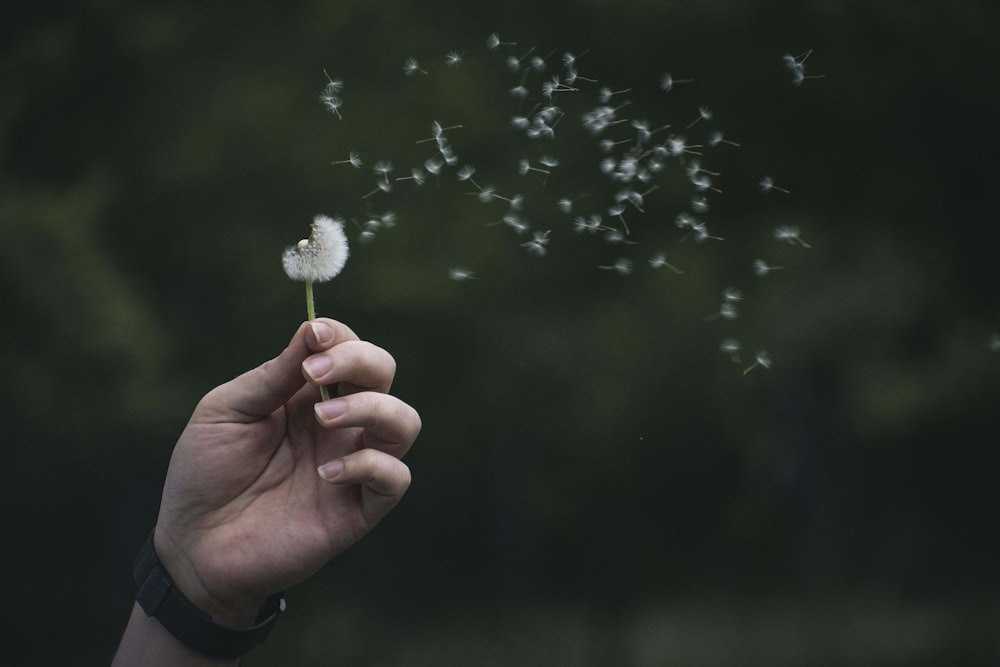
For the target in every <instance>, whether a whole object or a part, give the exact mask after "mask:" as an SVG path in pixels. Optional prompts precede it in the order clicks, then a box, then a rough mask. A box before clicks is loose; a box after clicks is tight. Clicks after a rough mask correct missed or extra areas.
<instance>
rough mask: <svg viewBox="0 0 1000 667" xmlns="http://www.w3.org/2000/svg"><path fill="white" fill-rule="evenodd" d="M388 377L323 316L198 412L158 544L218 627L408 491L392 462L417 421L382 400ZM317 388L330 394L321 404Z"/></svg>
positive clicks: (386, 367) (287, 582)
mask: <svg viewBox="0 0 1000 667" xmlns="http://www.w3.org/2000/svg"><path fill="white" fill-rule="evenodd" d="M394 374H395V361H394V360H393V358H392V357H391V356H390V355H389V353H388V352H386V351H385V350H383V349H381V348H379V347H376V346H375V345H372V344H371V343H367V342H363V341H360V340H359V339H358V337H357V336H356V335H355V334H354V332H352V331H351V330H350V329H349V328H348V327H346V326H345V325H343V324H341V323H339V322H335V321H333V320H329V319H324V318H320V319H316V320H313V321H312V322H306V323H304V324H303V325H302V326H300V327H299V329H298V331H297V332H296V333H295V336H294V337H293V338H292V340H291V342H290V343H289V345H288V347H287V348H286V349H285V350H284V351H283V352H282V353H281V354H280V355H279V356H278V357H276V358H275V359H272V360H271V361H268V362H266V363H264V364H263V365H261V366H259V367H258V368H255V369H253V370H251V371H249V372H247V373H244V374H243V375H241V376H239V377H237V378H236V379H234V380H232V381H231V382H228V383H226V384H224V385H222V386H220V387H217V388H216V389H214V390H213V391H211V392H209V393H208V394H207V395H206V396H205V397H204V398H203V399H202V400H201V402H200V403H199V404H198V406H197V408H196V409H195V411H194V413H193V415H192V416H191V420H190V421H189V422H188V424H187V427H186V428H185V429H184V432H183V433H182V434H181V437H180V440H179V441H178V443H177V445H176V447H175V448H174V453H173V457H172V458H171V461H170V467H169V469H168V471H167V478H166V482H165V484H164V489H163V498H162V502H161V506H160V516H159V519H158V520H157V526H156V533H155V535H154V546H155V549H156V551H157V554H158V555H159V557H160V560H161V561H162V562H163V564H164V567H165V568H166V570H167V571H168V572H169V573H170V575H171V576H172V578H173V579H174V581H175V583H176V585H177V586H178V587H179V588H180V590H181V591H182V592H183V593H184V594H185V595H186V596H187V597H188V598H189V599H190V600H191V601H192V602H194V603H195V604H196V605H197V606H198V607H199V608H201V609H202V610H203V611H205V612H206V613H209V614H211V615H212V617H213V618H214V619H215V620H216V622H218V623H221V624H223V625H231V626H233V627H240V626H247V625H249V624H251V623H252V622H253V619H254V617H255V616H256V614H257V611H258V609H259V608H260V606H261V605H262V604H263V602H264V600H265V599H266V598H267V597H268V596H269V595H271V594H273V593H275V592H278V591H281V590H284V589H287V588H290V587H291V586H294V585H295V584H298V583H300V582H302V581H303V580H305V579H306V578H308V577H309V576H310V575H312V574H313V573H314V572H316V571H317V570H318V569H319V568H320V567H322V566H323V565H324V564H325V563H326V562H327V561H328V560H329V559H330V558H332V557H333V556H335V555H336V554H338V553H339V552H341V551H343V550H344V549H346V548H347V547H349V546H350V545H352V544H353V543H354V542H356V541H358V540H359V539H360V538H361V537H363V536H364V535H365V534H366V533H367V532H368V531H369V530H371V528H372V527H373V526H374V525H375V524H376V523H378V521H379V520H380V519H381V518H382V517H383V516H385V514H386V513H387V512H389V510H391V509H392V508H393V506H394V505H395V504H396V503H397V502H398V501H399V499H400V498H401V497H402V495H403V494H404V493H405V492H406V489H407V488H408V487H409V484H410V471H409V469H408V468H407V467H406V465H405V464H404V463H403V462H402V461H401V460H400V459H401V458H402V457H403V455H405V454H406V452H407V451H408V450H409V449H410V446H411V445H412V444H413V441H414V440H415V439H416V437H417V434H418V433H419V431H420V417H419V416H418V415H417V413H416V411H414V410H413V408H411V407H410V406H409V405H407V404H406V403H403V402H402V401H400V400H399V399H397V398H394V397H392V396H390V395H389V394H388V393H387V392H388V391H389V387H390V385H391V383H392V379H393V376H394ZM317 385H332V386H331V387H330V388H331V393H332V394H333V395H334V397H333V398H332V399H331V400H329V401H324V402H320V393H319V389H318V386H317ZM334 389H336V391H333V390H334Z"/></svg>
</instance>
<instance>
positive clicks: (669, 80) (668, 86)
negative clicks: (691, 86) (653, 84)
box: [660, 72, 694, 93]
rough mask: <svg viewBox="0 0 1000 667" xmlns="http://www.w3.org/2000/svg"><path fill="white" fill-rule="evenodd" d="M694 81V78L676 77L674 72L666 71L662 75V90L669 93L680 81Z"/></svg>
mask: <svg viewBox="0 0 1000 667" xmlns="http://www.w3.org/2000/svg"><path fill="white" fill-rule="evenodd" d="M692 81H694V79H675V78H674V75H673V74H671V73H670V72H665V73H664V74H663V76H661V77H660V90H662V91H663V92H665V93H669V92H670V91H671V90H673V89H674V86H675V85H677V84H678V83H691V82H692Z"/></svg>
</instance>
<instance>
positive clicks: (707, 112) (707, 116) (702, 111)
mask: <svg viewBox="0 0 1000 667" xmlns="http://www.w3.org/2000/svg"><path fill="white" fill-rule="evenodd" d="M711 119H712V110H711V109H709V108H708V107H698V117H697V118H695V119H694V120H693V121H691V122H690V123H688V124H687V127H686V128H685V129H688V130H689V129H691V128H692V127H694V126H695V124H696V123H698V121H702V120H711Z"/></svg>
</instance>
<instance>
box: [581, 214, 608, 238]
mask: <svg viewBox="0 0 1000 667" xmlns="http://www.w3.org/2000/svg"><path fill="white" fill-rule="evenodd" d="M600 229H605V230H606V229H608V228H607V227H604V226H603V225H602V224H601V216H599V215H597V214H596V213H594V214H592V215H589V216H587V217H586V218H585V217H583V216H582V215H578V216H576V217H575V218H573V231H575V232H577V233H581V232H587V233H590V234H594V233H595V232H597V231H598V230H600Z"/></svg>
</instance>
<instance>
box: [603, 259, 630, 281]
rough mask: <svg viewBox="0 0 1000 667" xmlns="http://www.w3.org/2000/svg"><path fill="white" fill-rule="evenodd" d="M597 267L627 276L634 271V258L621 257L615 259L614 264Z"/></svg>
mask: <svg viewBox="0 0 1000 667" xmlns="http://www.w3.org/2000/svg"><path fill="white" fill-rule="evenodd" d="M597 268H599V269H603V270H605V271H614V272H615V273H617V274H618V275H621V276H627V275H628V274H630V273H632V260H630V259H626V258H624V257H622V258H620V259H617V260H615V263H614V264H611V265H608V266H599V267H597Z"/></svg>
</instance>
